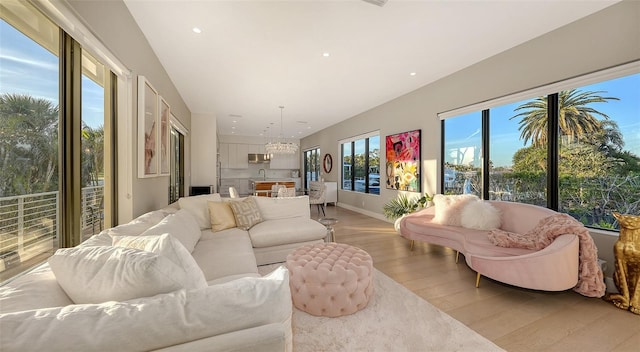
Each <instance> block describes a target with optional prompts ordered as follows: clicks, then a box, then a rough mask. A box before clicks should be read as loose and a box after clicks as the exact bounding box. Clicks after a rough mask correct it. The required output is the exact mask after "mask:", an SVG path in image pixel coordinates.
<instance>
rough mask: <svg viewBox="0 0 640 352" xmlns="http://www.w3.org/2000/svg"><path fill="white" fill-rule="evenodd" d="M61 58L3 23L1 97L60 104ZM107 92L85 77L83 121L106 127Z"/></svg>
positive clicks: (0, 34)
mask: <svg viewBox="0 0 640 352" xmlns="http://www.w3.org/2000/svg"><path fill="white" fill-rule="evenodd" d="M58 65H59V63H58V57H57V56H56V55H54V54H52V53H51V52H49V51H48V50H47V49H45V48H43V47H42V46H40V45H38V44H36V43H35V42H34V41H33V40H31V39H30V38H28V37H26V36H25V35H24V34H22V33H20V32H19V31H17V30H16V29H15V28H13V27H12V26H11V25H9V24H7V23H6V22H5V21H2V20H0V94H5V93H12V94H26V95H30V96H32V97H34V98H42V99H46V100H49V101H51V102H52V103H53V104H54V105H55V106H57V105H58V96H59V92H58V90H59V87H58V86H59V84H58V82H59V78H58V73H59V67H58ZM103 97H104V90H103V88H102V87H101V86H99V85H98V84H96V83H94V82H93V81H92V80H90V79H88V78H87V77H85V76H83V77H82V119H83V121H84V122H85V123H86V124H87V125H89V126H90V127H92V128H96V127H99V126H102V125H104V106H103V104H104V98H103Z"/></svg>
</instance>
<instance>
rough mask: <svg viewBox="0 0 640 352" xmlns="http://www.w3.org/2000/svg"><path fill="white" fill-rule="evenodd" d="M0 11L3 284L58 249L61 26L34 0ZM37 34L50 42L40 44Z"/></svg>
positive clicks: (4, 6) (0, 263)
mask: <svg viewBox="0 0 640 352" xmlns="http://www.w3.org/2000/svg"><path fill="white" fill-rule="evenodd" d="M0 7H1V8H0V10H2V11H0V14H1V16H2V20H0V52H2V55H0V77H1V79H2V84H1V85H0V281H4V280H6V279H8V278H10V277H12V276H14V275H16V274H18V273H20V272H22V271H24V270H27V269H28V268H30V267H32V266H34V265H36V264H38V263H40V262H42V261H43V260H45V259H46V258H47V257H49V256H50V255H51V254H52V253H53V252H54V251H55V250H56V249H57V248H58V246H59V244H58V243H59V242H58V240H59V232H58V219H59V209H58V121H59V114H58V103H59V98H58V94H59V88H58V87H59V69H58V66H59V60H58V51H57V50H58V37H57V33H58V27H57V26H55V25H54V24H53V23H51V22H50V21H48V20H47V19H46V18H45V17H44V16H42V14H40V13H39V12H38V11H36V10H35V9H33V8H32V7H31V6H30V5H29V4H28V3H27V2H23V1H3V2H2V3H1V4H0ZM14 26H15V27H16V28H18V29H16V28H14ZM53 33H56V35H55V36H53V35H52V34H53ZM30 37H31V38H38V39H42V38H44V37H47V38H48V41H47V42H46V43H44V44H39V42H36V41H34V40H32V39H30Z"/></svg>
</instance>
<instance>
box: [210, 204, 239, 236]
mask: <svg viewBox="0 0 640 352" xmlns="http://www.w3.org/2000/svg"><path fill="white" fill-rule="evenodd" d="M207 204H208V205H209V217H210V218H211V231H213V232H217V231H222V230H226V229H231V228H234V227H236V218H235V216H234V215H233V210H231V207H230V206H229V203H228V202H207Z"/></svg>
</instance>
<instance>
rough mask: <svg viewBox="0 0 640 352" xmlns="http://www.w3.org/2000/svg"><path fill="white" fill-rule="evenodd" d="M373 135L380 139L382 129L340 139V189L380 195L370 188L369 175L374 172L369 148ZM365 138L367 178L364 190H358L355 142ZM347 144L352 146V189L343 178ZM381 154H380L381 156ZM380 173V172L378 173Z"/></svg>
mask: <svg viewBox="0 0 640 352" xmlns="http://www.w3.org/2000/svg"><path fill="white" fill-rule="evenodd" d="M372 137H378V141H379V140H380V131H379V130H376V131H372V132H367V133H364V134H361V135H358V136H354V137H350V138H345V139H342V140H340V141H338V143H339V149H340V171H339V178H340V190H342V191H349V192H356V193H362V194H371V195H375V196H379V195H380V194H379V193H371V192H370V191H371V189H370V185H369V177H370V175H371V174H372V173H371V172H370V171H371V170H370V167H369V165H370V164H371V163H370V161H369V154H370V148H369V145H370V144H369V140H370V138H372ZM361 140H364V152H363V154H364V158H365V160H364V168H365V170H366V171H365V178H364V191H357V190H356V189H355V183H356V182H355V181H356V180H355V177H356V173H355V155H356V151H355V144H356V142H357V141H361ZM378 143H380V142H378ZM345 144H349V145H350V146H351V155H350V156H351V164H350V167H351V179H350V181H351V182H350V183H351V189H346V188H344V181H345V180H344V179H343V176H344V175H343V173H344V166H345V161H344V145H345ZM379 157H380V156H378V158H379ZM378 175H379V173H378Z"/></svg>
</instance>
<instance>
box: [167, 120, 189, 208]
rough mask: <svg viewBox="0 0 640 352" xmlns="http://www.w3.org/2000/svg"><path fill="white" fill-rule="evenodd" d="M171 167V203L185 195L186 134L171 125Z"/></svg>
mask: <svg viewBox="0 0 640 352" xmlns="http://www.w3.org/2000/svg"><path fill="white" fill-rule="evenodd" d="M170 138H171V141H170V142H171V151H170V154H171V155H170V158H171V167H170V169H169V171H170V172H169V203H173V202H175V201H177V200H178V198H180V197H184V188H185V187H184V134H182V133H181V132H180V130H179V129H178V128H176V127H175V126H171V137H170Z"/></svg>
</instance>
